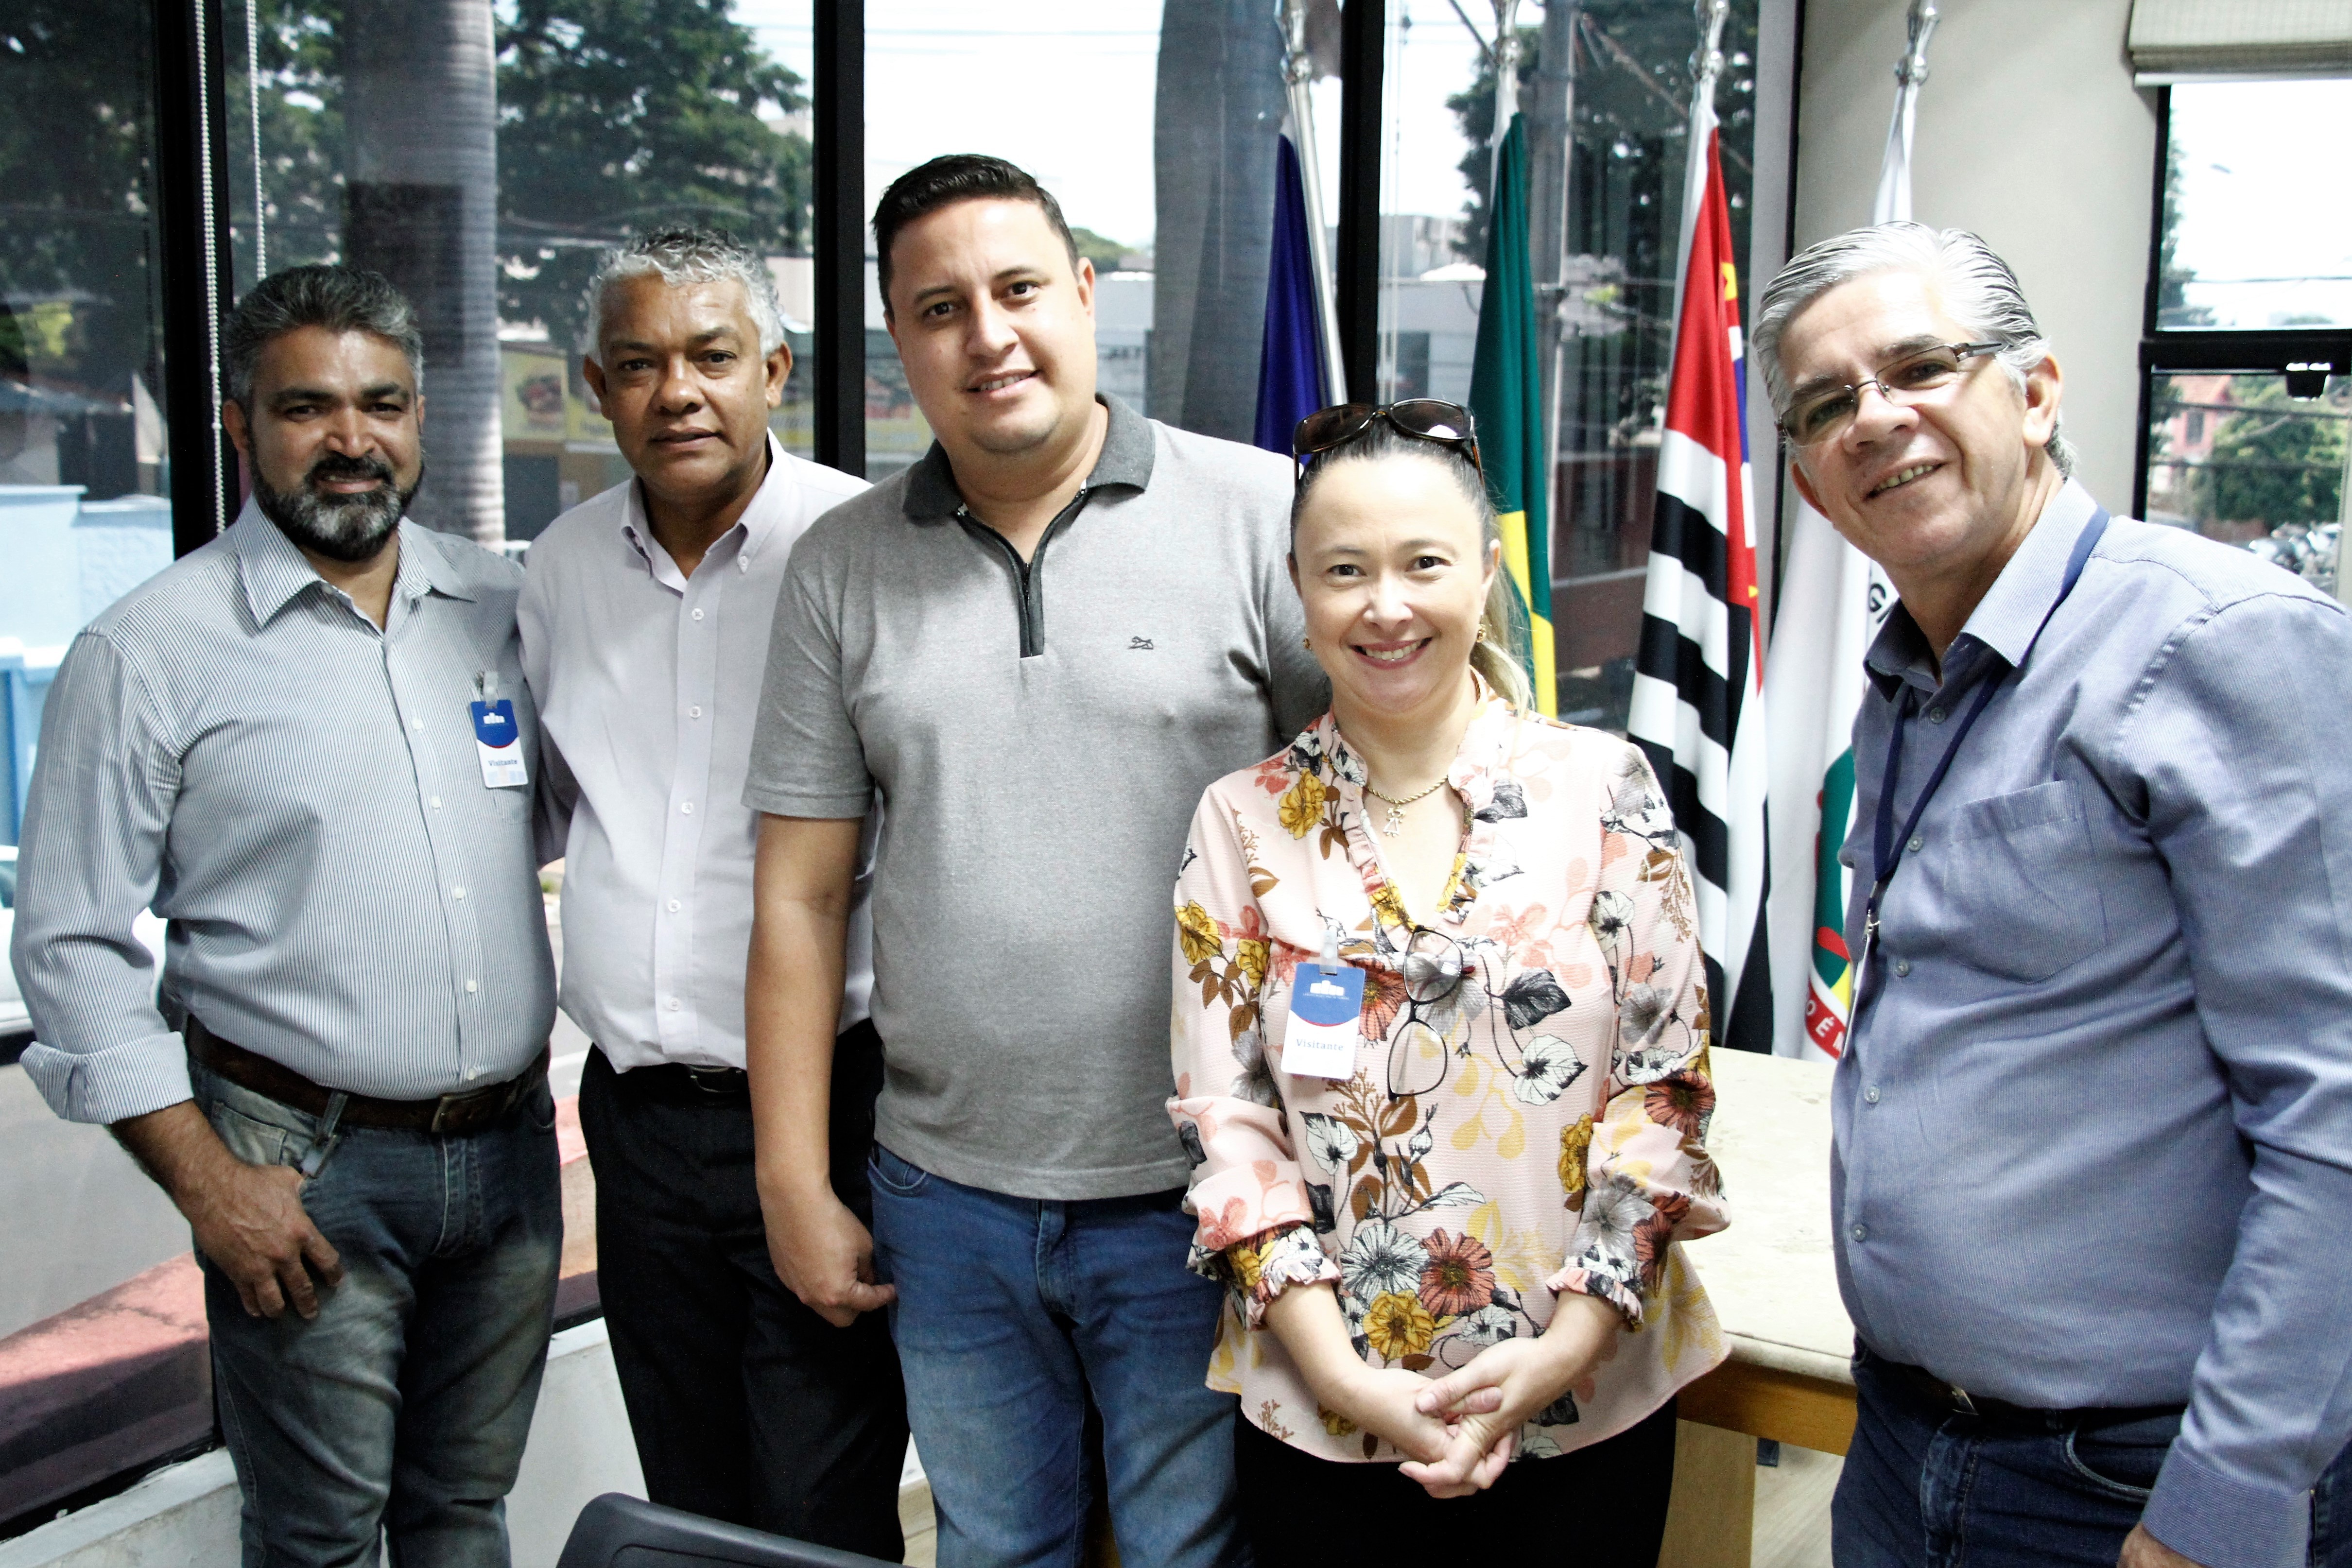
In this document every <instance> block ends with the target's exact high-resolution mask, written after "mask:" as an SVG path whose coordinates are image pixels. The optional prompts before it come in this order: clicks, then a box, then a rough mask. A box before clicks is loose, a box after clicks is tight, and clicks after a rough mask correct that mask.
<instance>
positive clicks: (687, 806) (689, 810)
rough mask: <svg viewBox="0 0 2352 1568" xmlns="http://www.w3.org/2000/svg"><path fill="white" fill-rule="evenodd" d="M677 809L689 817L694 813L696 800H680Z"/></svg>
mask: <svg viewBox="0 0 2352 1568" xmlns="http://www.w3.org/2000/svg"><path fill="white" fill-rule="evenodd" d="M677 809H678V810H681V811H683V812H685V813H686V814H687V815H688V816H689V817H691V816H693V815H694V802H693V801H691V800H680V801H679V802H678V803H677Z"/></svg>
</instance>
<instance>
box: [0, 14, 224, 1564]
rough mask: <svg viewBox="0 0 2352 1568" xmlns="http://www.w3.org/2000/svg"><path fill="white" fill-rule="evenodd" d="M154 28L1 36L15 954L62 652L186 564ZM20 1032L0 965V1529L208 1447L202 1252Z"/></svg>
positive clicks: (0, 370) (7, 803) (23, 29)
mask: <svg viewBox="0 0 2352 1568" xmlns="http://www.w3.org/2000/svg"><path fill="white" fill-rule="evenodd" d="M153 27H154V21H153V16H152V12H151V10H150V8H149V5H148V4H147V0H15V3H14V4H12V5H9V6H8V7H7V9H6V13H5V18H0V102H5V103H6V104H7V106H8V108H7V111H6V113H5V114H0V204H5V205H0V214H5V216H0V946H5V943H6V940H7V935H8V932H9V931H10V929H11V928H12V927H13V925H14V922H15V908H14V906H15V903H16V847H15V846H16V840H17V835H18V831H19V830H20V827H21V825H22V821H23V813H24V803H25V790H26V784H27V782H28V775H29V774H30V772H31V769H32V763H33V748H34V738H35V737H36V735H37V733H38V728H39V725H40V715H41V707H42V703H43V699H44V697H45V696H46V695H47V691H48V686H49V682H50V680H51V678H52V677H53V676H54V675H55V674H56V673H57V668H58V661H59V660H60V659H61V658H62V657H63V656H64V654H65V648H66V644H67V643H69V642H70V641H72V639H73V636H74V634H75V633H76V632H79V630H80V629H81V628H82V626H83V625H85V624H86V623H87V622H89V620H90V619H91V618H92V617H94V616H96V615H97V614H98V613H99V612H101V611H103V610H104V609H106V608H107V606H109V605H110V604H111V603H113V602H114V601H115V600H116V599H118V598H120V597H121V595H122V594H123V593H124V592H126V591H129V590H130V589H131V588H133V587H135V586H137V585H138V584H139V583H140V582H142V581H143V580H145V579H146V578H148V577H149V576H151V575H152V574H153V573H154V572H156V571H159V570H162V569H163V567H165V566H167V565H169V564H170V563H171V559H172V504H171V498H170V497H171V474H170V470H169V461H168V451H169V444H168V441H167V428H168V420H169V418H170V416H171V413H172V411H171V410H170V409H169V408H168V407H167V406H166V403H165V401H164V399H165V396H166V393H165V387H164V381H163V329H162V299H161V297H160V293H159V277H158V273H157V243H156V240H157V236H156V233H155V224H154V214H155V213H156V212H157V210H158V194H157V191H156V186H155V174H156V172H155V168H154V165H153V163H152V148H153V146H154V144H155V138H156V126H155V123H154V91H155V85H154V66H153V62H152V57H151V55H150V49H151V47H152V37H153ZM140 934H141V935H142V936H143V937H144V938H145V939H146V940H147V942H148V945H149V946H151V947H158V946H161V945H162V940H163V933H162V931H161V928H160V927H159V926H158V925H156V923H155V922H154V921H153V920H152V917H150V918H148V919H146V920H143V921H142V923H141V927H140ZM29 1027H30V1025H29V1022H28V1020H27V1019H26V1013H25V1007H24V1002H23V999H22V998H21V997H20V996H19V995H18V993H17V989H16V979H15V977H14V976H13V974H11V973H10V972H9V971H8V969H7V967H6V966H5V964H0V1260H5V1265H0V1524H5V1521H9V1520H12V1519H15V1518H17V1517H19V1516H22V1515H26V1514H31V1513H35V1512H36V1511H53V1507H54V1504H55V1503H56V1501H57V1500H58V1499H59V1498H62V1497H66V1496H68V1495H70V1494H72V1493H74V1492H76V1491H79V1490H81V1489H83V1488H85V1487H88V1486H90V1485H93V1484H95V1483H97V1482H100V1481H103V1480H105V1479H108V1478H109V1477H110V1476H113V1475H116V1474H118V1473H120V1472H122V1471H125V1470H130V1469H137V1468H140V1467H142V1466H143V1465H146V1464H150V1463H152V1462H153V1461H154V1460H156V1459H159V1458H163V1457H164V1456H166V1455H169V1454H171V1453H173V1452H174V1451H176V1450H179V1449H183V1448H186V1447H188V1446H189V1445H191V1444H194V1443H199V1442H202V1441H204V1440H205V1439H206V1438H207V1437H208V1436H209V1435H210V1433H211V1431H212V1385H211V1375H210V1368H209V1366H208V1364H207V1363H206V1361H205V1352H204V1333H203V1308H202V1301H201V1292H200V1291H199V1289H198V1287H197V1282H196V1275H195V1270H194V1265H193V1263H192V1262H191V1261H190V1260H189V1259H188V1257H187V1255H186V1254H187V1249H188V1233H187V1227H186V1226H185V1225H184V1223H183V1222H182V1221H181V1219H180V1217H179V1215H178V1213H177V1212H176V1211H175V1210H174V1209H173V1207H172V1205H171V1203H170V1201H169V1200H168V1199H166V1198H165V1197H163V1193H162V1192H161V1191H159V1190H158V1189H157V1188H156V1187H155V1186H153V1184H152V1183H151V1182H149V1181H148V1180H147V1178H146V1177H145V1176H142V1175H140V1173H139V1171H138V1169H137V1168H136V1167H135V1166H132V1165H131V1161H130V1159H129V1157H128V1156H126V1155H124V1154H123V1153H122V1152H121V1150H120V1149H118V1148H117V1147H116V1146H115V1145H114V1142H113V1140H112V1139H111V1138H110V1137H108V1136H107V1134H106V1131H105V1129H104V1128H102V1127H91V1126H81V1125H77V1124H70V1123H66V1122H61V1121H59V1120H58V1118H56V1117H55V1116H53V1115H51V1114H50V1113H49V1110H48V1107H47V1105H45V1104H44V1103H42V1102H41V1098H40V1096H39V1095H38V1094H37V1092H35V1091H34V1089H33V1086H32V1083H31V1082H30V1081H29V1080H28V1079H27V1078H26V1075H25V1071H24V1069H23V1068H22V1067H20V1066H18V1065H16V1061H17V1058H18V1057H19V1056H20V1055H21V1054H22V1052H23V1051H24V1048H25V1046H26V1043H27V1042H28V1040H29V1036H28V1034H27V1032H26V1031H27V1030H28V1029H29Z"/></svg>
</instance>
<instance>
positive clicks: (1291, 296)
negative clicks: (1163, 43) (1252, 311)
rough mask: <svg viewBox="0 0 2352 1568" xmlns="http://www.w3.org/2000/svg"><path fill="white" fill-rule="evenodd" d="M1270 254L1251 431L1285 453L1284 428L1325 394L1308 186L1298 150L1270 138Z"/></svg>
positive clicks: (1286, 435)
mask: <svg viewBox="0 0 2352 1568" xmlns="http://www.w3.org/2000/svg"><path fill="white" fill-rule="evenodd" d="M1275 147H1276V152H1275V158H1276V162H1275V170H1274V254H1273V256H1272V257H1271V260H1270V263H1269V265H1268V266H1267V267H1266V274H1265V346H1264V348H1263V349H1262V350H1260V353H1259V356H1258V361H1257V434H1255V436H1254V437H1253V438H1252V439H1253V440H1254V441H1255V444H1257V445H1259V446H1263V447H1265V449H1266V450H1267V451H1268V452H1279V453H1281V454H1282V455H1284V456H1286V457H1287V456H1289V455H1290V433H1291V430H1292V429H1293V428H1294V427H1295V426H1297V423H1298V422H1299V421H1300V420H1302V419H1305V418H1306V417H1307V415H1308V414H1310V413H1314V412H1315V411H1316V410H1317V409H1318V408H1321V407H1323V406H1324V405H1325V404H1326V403H1328V402H1330V398H1329V397H1328V395H1327V392H1328V389H1327V388H1325V386H1324V385H1323V352H1322V348H1321V345H1320V344H1319V343H1318V341H1317V340H1316V316H1317V314H1318V312H1317V310H1316V308H1315V267H1314V262H1313V260H1312V255H1311V253H1310V252H1309V251H1308V249H1307V192H1306V186H1305V184H1304V183H1303V181H1302V180H1301V178H1300V176H1299V172H1298V150H1297V148H1295V147H1293V146H1292V145H1291V144H1290V138H1289V137H1287V136H1277V137H1276V139H1275Z"/></svg>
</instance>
